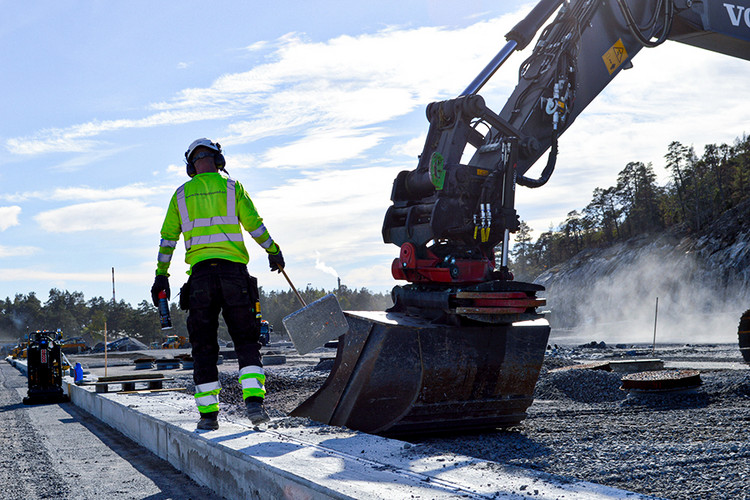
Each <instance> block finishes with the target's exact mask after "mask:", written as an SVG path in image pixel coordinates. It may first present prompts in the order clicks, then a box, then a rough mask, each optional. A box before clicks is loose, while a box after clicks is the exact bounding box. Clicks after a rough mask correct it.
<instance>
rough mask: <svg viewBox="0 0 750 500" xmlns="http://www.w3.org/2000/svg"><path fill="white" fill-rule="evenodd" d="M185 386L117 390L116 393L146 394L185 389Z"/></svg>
mask: <svg viewBox="0 0 750 500" xmlns="http://www.w3.org/2000/svg"><path fill="white" fill-rule="evenodd" d="M186 390H187V389H186V388H185V387H169V388H166V389H141V390H138V391H117V394H148V393H149V392H169V391H175V392H179V391H186Z"/></svg>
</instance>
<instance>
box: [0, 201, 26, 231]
mask: <svg viewBox="0 0 750 500" xmlns="http://www.w3.org/2000/svg"><path fill="white" fill-rule="evenodd" d="M20 214H21V207H19V206H18V205H13V206H11V207H0V231H5V230H6V229H8V228H9V227H12V226H17V225H18V216H19V215H20Z"/></svg>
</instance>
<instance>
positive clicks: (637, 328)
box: [535, 202, 750, 343]
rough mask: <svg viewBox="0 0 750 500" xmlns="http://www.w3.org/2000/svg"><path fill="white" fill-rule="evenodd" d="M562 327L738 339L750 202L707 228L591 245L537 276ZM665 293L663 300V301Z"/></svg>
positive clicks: (618, 338) (748, 291) (746, 290)
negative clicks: (596, 246) (691, 232)
mask: <svg viewBox="0 0 750 500" xmlns="http://www.w3.org/2000/svg"><path fill="white" fill-rule="evenodd" d="M535 282H536V283H539V284H542V285H544V286H545V287H546V289H547V291H546V298H547V305H548V307H547V308H548V310H549V311H550V314H549V316H548V317H549V319H550V322H551V323H552V326H553V328H555V329H556V330H557V331H558V332H565V331H569V332H570V335H571V336H575V338H577V339H580V338H585V337H589V338H591V339H592V340H594V339H595V340H604V341H607V342H651V341H652V338H653V335H654V324H655V323H656V335H657V342H687V343H689V342H736V341H737V324H738V322H739V318H740V315H741V314H742V312H743V311H745V310H746V309H748V308H750V202H745V203H744V204H742V205H739V206H737V207H735V208H734V209H732V210H729V211H727V212H725V213H724V214H723V215H722V216H721V217H720V218H719V219H717V221H716V222H715V223H714V224H713V225H711V226H710V227H708V228H706V229H705V230H704V231H703V232H701V233H700V234H694V235H690V234H684V233H680V232H677V231H672V232H665V233H662V234H656V235H643V236H640V237H638V238H634V239H631V240H628V241H625V242H622V243H618V244H616V245H613V246H611V247H608V248H603V249H590V250H585V251H583V252H581V253H579V254H578V255H576V256H575V257H574V258H572V259H570V260H569V261H568V262H566V263H564V264H561V265H559V266H556V267H554V268H551V269H549V270H548V271H546V272H545V273H543V274H542V275H540V276H539V277H538V278H537V279H536V280H535ZM657 297H658V308H657Z"/></svg>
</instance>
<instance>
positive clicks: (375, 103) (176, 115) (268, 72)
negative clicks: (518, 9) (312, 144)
mask: <svg viewBox="0 0 750 500" xmlns="http://www.w3.org/2000/svg"><path fill="white" fill-rule="evenodd" d="M514 20H515V16H503V17H500V18H496V19H492V20H489V21H485V22H480V23H476V24H474V25H471V26H469V27H466V28H462V29H458V30H448V29H442V28H433V27H428V28H417V29H393V28H389V29H385V30H383V31H380V32H378V33H375V34H365V35H360V36H356V37H352V36H348V35H345V36H340V37H337V38H334V39H331V40H329V41H327V42H324V43H321V42H309V41H305V40H303V39H301V38H300V37H299V36H297V35H294V34H290V35H287V36H285V37H282V38H281V39H279V40H277V41H276V42H275V43H274V44H271V45H269V47H271V48H273V50H274V52H273V54H272V56H271V58H272V59H273V61H272V62H270V63H267V64H262V65H259V66H256V67H254V68H253V69H251V70H249V71H246V72H242V73H235V74H227V75H223V76H221V77H219V78H217V79H216V80H215V81H214V82H213V83H212V85H211V86H209V87H206V88H190V89H185V90H183V91H181V92H180V93H178V94H177V95H176V97H175V98H174V99H172V100H170V101H166V102H158V103H154V104H153V105H151V109H153V110H155V111H156V113H153V114H150V115H147V116H145V117H143V118H137V119H112V120H96V121H90V122H87V123H83V124H79V125H75V126H71V127H67V128H54V129H46V130H41V131H39V132H38V133H37V134H34V135H32V136H29V137H19V138H11V139H9V140H7V141H6V148H7V149H8V150H9V151H11V152H14V153H18V154H42V153H49V152H86V151H91V150H93V149H94V148H96V147H98V146H99V142H98V141H97V140H95V138H96V137H98V136H100V135H102V134H105V133H108V132H114V131H117V130H125V129H133V128H148V127H155V126H160V125H168V124H169V125H174V124H180V123H188V122H192V121H197V120H208V119H222V120H228V119H232V118H239V117H241V116H243V115H244V116H252V117H263V118H260V119H256V118H253V119H252V120H250V121H246V122H241V121H237V122H235V124H234V125H233V126H231V127H230V129H229V134H230V135H229V137H228V138H227V140H226V141H223V142H226V143H227V144H231V143H237V142H238V141H243V142H246V141H248V140H251V139H253V138H258V137H264V136H267V135H269V134H271V135H276V134H280V133H282V132H286V133H288V132H289V131H293V130H295V129H296V130H300V131H302V132H303V133H304V134H307V135H313V134H316V133H318V132H319V130H318V127H319V126H321V125H323V126H326V127H328V128H331V127H334V126H335V127H338V128H339V129H340V133H341V134H344V132H345V134H344V135H346V134H350V135H351V134H353V132H351V129H352V128H353V127H365V128H367V127H370V126H372V125H374V124H377V123H381V122H383V121H386V120H389V119H393V118H395V117H397V116H401V115H403V114H405V113H408V112H410V111H411V110H413V109H414V108H415V107H420V106H423V105H424V104H426V103H427V102H428V101H430V100H432V99H435V98H439V97H440V96H447V95H455V94H456V93H457V92H458V91H460V89H461V88H463V86H465V85H466V84H467V83H468V81H470V80H471V78H472V77H471V76H469V75H473V74H476V73H477V72H478V71H479V70H480V69H481V68H482V66H483V65H484V63H485V62H486V61H487V60H488V59H489V58H491V57H492V56H493V55H494V53H493V51H494V48H493V47H492V45H491V44H489V45H488V44H477V43H475V40H496V39H499V38H500V37H499V35H498V33H503V32H505V31H507V29H508V28H510V26H511V24H512V22H513V21H514ZM262 48H263V42H258V43H256V44H254V45H253V46H251V47H250V49H251V50H261V49H262ZM445 61H450V64H449V65H446V62H445ZM513 78H514V76H513V77H508V78H505V79H504V80H503V78H502V77H499V78H498V79H497V81H504V82H505V84H506V85H510V84H511V83H512V82H511V80H512V79H513ZM268 117H272V118H268Z"/></svg>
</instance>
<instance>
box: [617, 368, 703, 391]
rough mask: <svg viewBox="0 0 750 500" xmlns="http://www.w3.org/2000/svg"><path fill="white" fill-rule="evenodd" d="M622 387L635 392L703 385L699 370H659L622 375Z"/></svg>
mask: <svg viewBox="0 0 750 500" xmlns="http://www.w3.org/2000/svg"><path fill="white" fill-rule="evenodd" d="M621 380H622V387H621V389H623V390H626V391H634V392H671V391H682V390H687V389H695V388H696V387H698V386H699V385H701V374H700V372H699V371H698V370H658V371H651V372H638V373H631V374H630V375H626V376H624V377H622V379H621Z"/></svg>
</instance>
